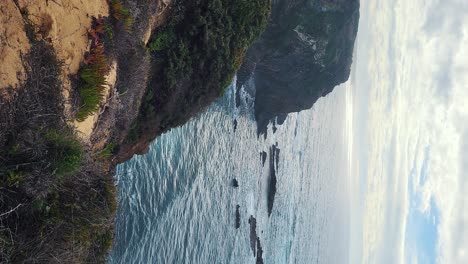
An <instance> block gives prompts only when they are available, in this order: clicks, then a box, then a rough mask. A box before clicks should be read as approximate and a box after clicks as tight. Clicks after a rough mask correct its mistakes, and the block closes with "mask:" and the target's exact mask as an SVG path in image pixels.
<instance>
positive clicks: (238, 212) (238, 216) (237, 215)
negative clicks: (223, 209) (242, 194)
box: [235, 205, 240, 229]
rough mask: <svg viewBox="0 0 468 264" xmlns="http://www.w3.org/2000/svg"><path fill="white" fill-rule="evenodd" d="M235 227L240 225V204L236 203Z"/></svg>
mask: <svg viewBox="0 0 468 264" xmlns="http://www.w3.org/2000/svg"><path fill="white" fill-rule="evenodd" d="M235 227H236V229H238V228H239V227H240V205H236V224H235Z"/></svg>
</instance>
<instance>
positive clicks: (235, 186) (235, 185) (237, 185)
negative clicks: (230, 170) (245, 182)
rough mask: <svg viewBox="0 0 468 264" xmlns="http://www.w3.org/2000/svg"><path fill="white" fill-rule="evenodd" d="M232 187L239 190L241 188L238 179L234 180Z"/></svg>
mask: <svg viewBox="0 0 468 264" xmlns="http://www.w3.org/2000/svg"><path fill="white" fill-rule="evenodd" d="M231 185H232V187H234V188H237V187H239V182H238V181H237V180H236V179H232V182H231Z"/></svg>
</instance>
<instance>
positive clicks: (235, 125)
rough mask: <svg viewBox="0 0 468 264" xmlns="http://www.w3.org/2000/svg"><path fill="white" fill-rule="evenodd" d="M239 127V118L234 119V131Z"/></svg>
mask: <svg viewBox="0 0 468 264" xmlns="http://www.w3.org/2000/svg"><path fill="white" fill-rule="evenodd" d="M236 129H237V119H234V132H236Z"/></svg>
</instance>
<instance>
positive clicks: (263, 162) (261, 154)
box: [260, 151, 267, 166]
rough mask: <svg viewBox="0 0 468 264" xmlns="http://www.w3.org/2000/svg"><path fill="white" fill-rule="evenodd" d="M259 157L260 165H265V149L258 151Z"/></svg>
mask: <svg viewBox="0 0 468 264" xmlns="http://www.w3.org/2000/svg"><path fill="white" fill-rule="evenodd" d="M260 158H261V159H262V166H265V161H266V158H267V153H266V152H265V151H262V152H260Z"/></svg>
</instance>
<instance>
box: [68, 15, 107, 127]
mask: <svg viewBox="0 0 468 264" xmlns="http://www.w3.org/2000/svg"><path fill="white" fill-rule="evenodd" d="M103 23H104V22H101V23H100V24H97V25H104V24H103ZM104 32H105V28H104V27H103V28H102V33H101V34H103V33H104ZM93 33H98V31H96V30H94V31H93ZM98 38H99V35H95V37H94V39H93V45H92V47H91V52H90V54H88V55H87V56H86V58H85V61H86V63H87V64H85V65H84V66H83V67H82V68H81V69H80V72H79V76H80V83H79V87H78V91H79V94H80V98H81V100H82V104H81V106H80V108H79V110H78V112H77V113H76V120H77V121H79V122H82V121H84V120H85V119H86V118H87V117H88V116H91V115H93V114H94V113H95V112H96V111H98V110H99V107H100V104H101V102H102V101H103V99H104V89H105V86H106V85H107V83H106V77H105V76H106V75H107V74H108V73H109V61H108V59H107V56H106V54H105V52H104V44H103V43H101V42H100V39H98Z"/></svg>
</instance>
